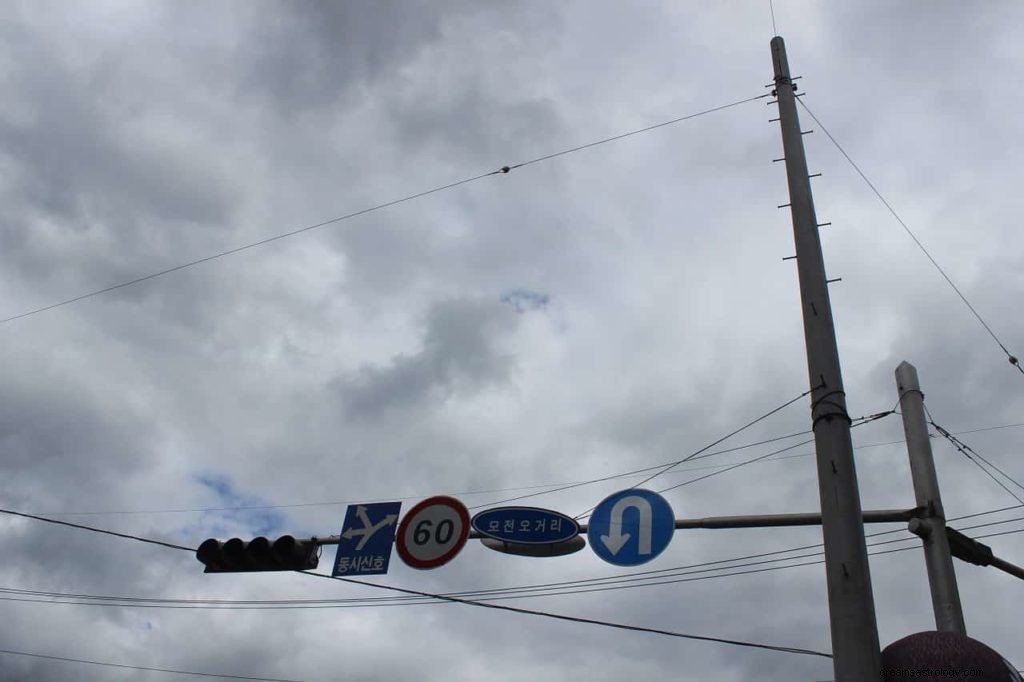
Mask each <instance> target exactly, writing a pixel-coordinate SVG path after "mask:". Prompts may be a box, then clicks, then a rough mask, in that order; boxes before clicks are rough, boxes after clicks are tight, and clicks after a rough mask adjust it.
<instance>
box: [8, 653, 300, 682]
mask: <svg viewBox="0 0 1024 682" xmlns="http://www.w3.org/2000/svg"><path fill="white" fill-rule="evenodd" d="M0 654H11V655H12V656H30V657H32V658H45V659H48V660H51V661H64V662H66V663H87V664H89V665H101V666H104V667H108V668H124V669H127V670H146V671H148V672H158V673H173V674H175V675H194V676H197V677H220V678H225V679H229V680H260V681H261V682H301V680H285V679H282V678H280V677H247V676H245V675H224V674H220V673H201V672H196V671H194V670H172V669H170V668H151V667H148V666H142V665H125V664H123V663H110V662H106V661H88V660H85V659H84V658H69V657H67V656H50V655H47V654H34V653H29V652H27V651H12V650H10V649H0Z"/></svg>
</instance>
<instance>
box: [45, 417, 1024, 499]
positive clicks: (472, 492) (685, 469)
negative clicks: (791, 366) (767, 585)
mask: <svg viewBox="0 0 1024 682" xmlns="http://www.w3.org/2000/svg"><path fill="white" fill-rule="evenodd" d="M1019 427H1024V423H1016V424H1000V425H998V426H987V427H983V428H979V429H970V430H967V431H952V432H951V433H952V434H953V435H962V434H970V433H980V432H984V431H994V430H998V429H1009V428H1019ZM809 433H812V432H811V431H809V430H808V431H798V432H795V433H790V434H786V435H784V436H776V437H774V438H768V439H765V440H759V441H756V442H752V443H745V444H743V445H738V446H735V447H732V448H726V449H723V450H716V451H714V452H708V453H704V454H703V455H700V456H698V457H694V458H693V460H700V459H705V458H707V457H714V456H718V455H722V454H726V453H731V452H738V451H741V450H746V449H749V448H753V447H756V446H759V445H766V444H769V443H774V442H777V441H780V440H786V439H788V438H796V437H798V436H804V435H807V434H809ZM905 442H906V441H905V440H903V439H899V440H891V441H885V442H881V443H865V444H864V445H855V446H854V447H853V449H854V450H864V449H867V448H877V447H882V446H886V445H897V444H899V443H905ZM813 455H814V453H813V452H805V453H800V454H796V455H785V456H782V457H768V458H766V460H767V461H781V460H785V459H791V458H796V457H811V456H813ZM666 464H668V462H665V463H662V464H655V465H653V466H649V467H644V468H642V469H634V470H632V471H627V472H623V473H618V474H612V475H610V476H605V477H602V478H600V479H588V480H586V481H566V482H560V483H539V484H535V485H526V486H516V487H508V488H492V489H485V490H464V491H454V492H446V493H445V494H447V495H451V496H454V497H459V496H468V495H485V494H492V493H503V492H519V491H522V490H536V489H538V488H559V487H561V486H575V485H580V484H586V483H589V482H594V483H599V482H604V481H609V480H614V479H616V478H628V477H630V476H641V475H643V474H645V473H647V472H649V471H654V470H655V469H658V468H660V467H663V466H665V465H666ZM728 466H730V465H728V464H715V465H707V466H694V467H682V468H677V469H673V470H672V471H670V472H668V473H667V474H665V475H673V474H680V473H686V472H688V471H701V470H707V469H720V468H727V467H728ZM545 492H556V491H555V490H550V491H545ZM430 494H432V493H422V494H419V495H402V496H399V495H391V496H385V497H378V498H374V499H355V498H352V499H348V500H324V501H319V502H297V503H288V504H254V505H237V506H227V507H181V508H164V509H111V510H94V511H52V512H51V511H34V512H31V513H32V514H36V515H38V516H45V517H62V516H114V515H119V514H125V515H132V514H186V513H208V512H218V511H232V512H233V511H258V510H262V509H291V508H302V507H331V506H344V505H349V504H356V503H362V504H367V503H373V502H394V501H399V500H401V501H404V500H419V499H423V498H424V497H427V496H429V495H430ZM541 494H544V493H541ZM516 499H524V498H516ZM492 504H499V502H488V503H487V505H474V506H473V507H471V508H473V509H475V508H477V507H478V506H489V505H492Z"/></svg>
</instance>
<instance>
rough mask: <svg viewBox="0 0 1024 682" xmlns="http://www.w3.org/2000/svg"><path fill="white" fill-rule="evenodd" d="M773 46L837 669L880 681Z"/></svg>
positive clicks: (792, 120)
mask: <svg viewBox="0 0 1024 682" xmlns="http://www.w3.org/2000/svg"><path fill="white" fill-rule="evenodd" d="M771 48H772V63H773V66H774V69H775V91H774V93H773V94H775V95H776V97H777V99H778V105H779V125H780V127H781V128H782V146H783V150H784V154H785V161H786V175H787V177H788V181H789V202H790V212H791V213H792V217H793V235H794V239H795V242H796V262H797V270H798V273H799V278H800V300H801V304H802V309H803V320H804V340H805V342H806V345H807V370H808V375H809V377H810V387H811V390H812V392H811V419H812V428H813V429H814V445H815V451H816V457H817V465H818V489H819V493H820V496H821V521H822V539H823V540H824V545H825V573H826V578H827V582H828V609H829V619H830V623H831V634H832V655H833V657H834V658H833V667H834V671H835V679H836V681H837V682H865V681H866V680H872V679H875V680H877V679H878V672H879V670H881V668H882V655H881V651H880V648H879V645H878V625H877V623H876V621H875V602H874V596H873V594H872V590H871V574H870V571H869V569H868V555H867V548H866V546H865V542H864V523H863V520H862V513H861V506H860V492H859V490H858V488H857V471H856V469H855V468H854V462H853V443H852V441H851V440H850V416H849V414H848V413H847V411H846V393H845V392H844V390H843V379H842V372H841V369H840V366H839V350H838V348H837V346H836V336H835V327H834V325H833V321H832V305H831V303H830V301H829V294H828V281H827V280H826V277H825V264H824V259H823V258H822V254H821V239H820V237H819V235H818V220H817V217H816V216H815V214H814V201H813V199H812V196H811V183H810V178H809V177H808V173H807V158H806V156H805V155H804V144H803V137H802V135H803V133H802V132H801V130H800V119H799V117H798V115H797V110H796V94H795V93H794V90H795V87H794V85H793V80H792V77H791V75H790V71H789V62H788V60H787V59H786V44H785V42H784V41H783V40H782V38H781V37H779V36H775V37H774V38H772V41H771Z"/></svg>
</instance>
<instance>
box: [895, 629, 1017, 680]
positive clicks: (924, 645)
mask: <svg viewBox="0 0 1024 682" xmlns="http://www.w3.org/2000/svg"><path fill="white" fill-rule="evenodd" d="M882 666H883V669H882V670H881V671H880V672H881V674H880V675H879V678H880V679H882V680H885V682H902V681H903V680H907V679H913V680H918V681H919V682H949V680H956V679H972V678H977V679H982V680H985V682H993V681H996V682H1022V679H1021V676H1020V674H1019V673H1018V672H1017V671H1016V669H1014V667H1013V666H1011V665H1010V664H1009V663H1007V662H1006V659H1004V658H1003V657H1002V656H1000V655H999V654H998V653H996V651H995V650H994V649H992V648H991V647H989V646H987V645H985V644H982V643H981V642H979V641H978V640H976V639H971V638H970V637H967V636H965V635H960V634H957V633H955V632H937V631H926V632H918V633H916V634H913V635H910V636H908V637H904V638H903V639H899V640H896V641H895V642H893V643H892V644H890V645H889V646H887V647H885V649H884V650H883V651H882ZM954 671H955V672H954ZM968 671H970V672H968Z"/></svg>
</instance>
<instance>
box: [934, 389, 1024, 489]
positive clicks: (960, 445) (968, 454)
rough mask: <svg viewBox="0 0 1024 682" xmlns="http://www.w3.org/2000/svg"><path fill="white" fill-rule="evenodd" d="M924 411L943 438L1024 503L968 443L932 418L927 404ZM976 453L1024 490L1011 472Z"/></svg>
mask: <svg viewBox="0 0 1024 682" xmlns="http://www.w3.org/2000/svg"><path fill="white" fill-rule="evenodd" d="M924 411H925V414H927V415H928V423H929V424H931V425H932V426H933V427H935V429H936V430H937V431H938V432H939V434H940V435H942V437H943V438H945V439H946V440H948V441H949V442H950V443H952V445H953V447H955V448H956V449H957V451H958V452H960V454H962V455H963V456H964V457H966V458H967V460H968V461H969V462H971V464H973V465H974V466H976V467H978V468H979V469H981V471H982V472H984V474H985V475H986V476H988V477H989V478H991V479H992V480H993V481H995V483H996V485H998V486H999V487H1000V488H1002V489H1003V490H1005V491H1006V493H1007V494H1008V495H1010V496H1011V497H1012V498H1013V499H1015V500H1017V501H1018V502H1020V503H1021V504H1024V499H1021V497H1020V496H1019V495H1017V494H1016V493H1015V492H1013V491H1012V490H1010V489H1009V488H1008V487H1006V485H1005V484H1004V483H1003V482H1002V481H1000V480H999V479H998V478H996V476H995V474H993V473H992V472H991V471H989V470H988V469H986V468H985V467H984V466H983V465H982V464H981V462H979V461H978V460H977V459H975V458H974V457H973V456H971V453H972V452H974V451H973V450H970V448H968V447H967V446H966V445H964V443H963V442H962V441H960V439H958V438H956V437H955V436H953V434H951V433H950V432H949V431H947V430H946V429H944V428H942V427H941V426H939V425H938V424H936V423H935V420H934V419H932V413H931V412H930V411H929V410H928V406H927V405H926V406H925V408H924ZM974 454H975V455H977V456H978V458H979V459H982V460H984V461H985V463H986V464H988V465H989V466H990V467H992V468H993V469H995V470H996V471H998V472H999V473H1001V474H1002V475H1003V476H1004V477H1006V479H1007V480H1009V481H1011V482H1012V483H1013V484H1014V485H1016V486H1017V487H1018V488H1021V489H1022V490H1024V486H1021V484H1020V483H1018V482H1017V481H1015V480H1014V479H1013V478H1012V477H1011V476H1010V475H1009V474H1007V473H1006V472H1004V471H1003V470H1002V469H1000V468H999V467H997V466H995V465H994V464H992V463H991V462H989V461H988V460H987V459H985V458H983V457H981V455H978V453H976V452H974Z"/></svg>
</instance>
